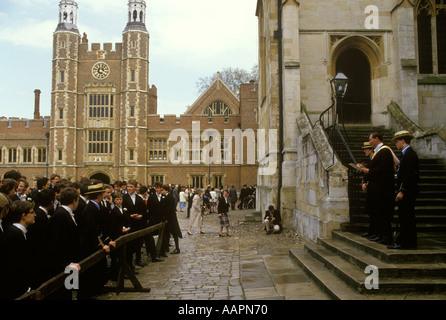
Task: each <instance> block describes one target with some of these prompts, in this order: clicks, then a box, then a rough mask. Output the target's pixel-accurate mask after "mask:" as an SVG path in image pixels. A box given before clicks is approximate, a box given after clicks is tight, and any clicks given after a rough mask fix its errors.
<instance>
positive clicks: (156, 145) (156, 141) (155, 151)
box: [148, 138, 169, 162]
mask: <svg viewBox="0 0 446 320" xmlns="http://www.w3.org/2000/svg"><path fill="white" fill-rule="evenodd" d="M148 149H149V150H148V151H149V161H157V162H168V161H169V158H168V151H169V150H168V143H167V138H153V139H150V140H149V148H148ZM155 155H156V159H155ZM160 158H161V159H160Z"/></svg>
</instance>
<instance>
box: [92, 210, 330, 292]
mask: <svg viewBox="0 0 446 320" xmlns="http://www.w3.org/2000/svg"><path fill="white" fill-rule="evenodd" d="M248 212H249V210H237V209H236V210H235V211H230V213H229V219H230V223H231V227H230V233H232V237H226V236H225V237H219V235H218V233H219V229H220V226H219V219H218V215H217V214H216V213H212V214H209V215H205V217H204V229H205V232H206V234H200V232H199V230H192V231H193V233H194V234H193V235H188V234H187V229H188V224H189V219H188V218H187V217H186V212H178V213H177V214H178V220H179V222H180V226H181V229H182V230H183V238H182V239H180V250H181V253H180V254H177V255H172V254H168V257H167V258H164V259H165V260H164V261H163V262H158V263H152V262H149V263H148V264H147V265H146V266H145V267H143V268H139V269H137V271H138V272H139V274H138V275H137V278H138V280H139V281H140V283H141V284H142V286H143V287H144V288H150V289H151V290H150V292H148V293H129V292H122V293H120V294H119V295H116V293H114V292H109V293H106V294H103V295H101V296H98V297H97V299H99V300H257V299H266V300H273V299H274V300H275V299H279V300H307V299H312V300H314V299H319V300H322V299H323V300H328V299H329V297H328V296H327V295H326V294H325V293H323V292H322V291H321V290H320V289H319V288H318V287H317V286H316V285H315V284H314V283H313V282H311V280H310V279H309V278H308V276H307V275H306V274H304V272H303V271H302V270H301V269H299V267H297V266H296V265H295V264H294V263H293V262H292V261H291V259H290V258H289V252H288V251H289V249H293V248H303V242H302V241H301V240H300V239H299V238H298V237H297V236H296V234H295V233H294V232H292V231H287V230H285V231H284V232H283V233H281V234H272V235H266V233H265V231H264V230H263V227H262V225H261V223H240V222H239V219H241V218H243V217H244V216H245V214H246V213H248ZM171 243H173V239H172V240H171ZM172 250H173V247H172V248H171V251H172ZM145 258H146V259H147V256H145ZM126 286H128V287H131V283H130V281H128V280H126Z"/></svg>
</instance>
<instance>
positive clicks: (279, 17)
mask: <svg viewBox="0 0 446 320" xmlns="http://www.w3.org/2000/svg"><path fill="white" fill-rule="evenodd" d="M277 22H278V27H277V29H278V30H277V31H276V32H275V33H274V38H275V39H276V40H278V54H279V59H278V62H279V146H278V147H279V150H278V151H279V154H278V166H279V167H278V171H279V173H278V174H279V177H278V195H277V208H278V209H279V210H281V208H280V203H281V190H282V184H283V182H282V162H283V56H282V46H283V43H282V42H283V37H282V0H277ZM281 211H282V210H281Z"/></svg>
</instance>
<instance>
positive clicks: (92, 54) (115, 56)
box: [79, 42, 122, 60]
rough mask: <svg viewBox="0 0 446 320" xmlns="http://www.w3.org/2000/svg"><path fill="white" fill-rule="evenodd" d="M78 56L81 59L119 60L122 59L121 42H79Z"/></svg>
mask: <svg viewBox="0 0 446 320" xmlns="http://www.w3.org/2000/svg"><path fill="white" fill-rule="evenodd" d="M79 58H80V59H81V60H96V59H104V60H120V59H122V43H120V42H118V43H115V45H114V48H113V44H112V43H104V44H101V43H91V44H89V43H81V44H80V45H79Z"/></svg>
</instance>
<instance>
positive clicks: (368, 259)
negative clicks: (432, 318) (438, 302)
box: [318, 239, 446, 278]
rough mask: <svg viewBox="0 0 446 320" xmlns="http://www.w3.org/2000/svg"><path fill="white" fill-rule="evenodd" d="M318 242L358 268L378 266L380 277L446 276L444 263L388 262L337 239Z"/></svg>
mask: <svg viewBox="0 0 446 320" xmlns="http://www.w3.org/2000/svg"><path fill="white" fill-rule="evenodd" d="M318 243H319V244H320V245H321V246H323V247H324V248H326V249H328V250H329V251H331V252H333V253H334V254H336V255H338V256H340V257H341V258H343V259H344V260H346V261H347V262H349V263H352V264H354V265H355V266H357V267H358V268H359V269H360V270H365V268H366V267H367V266H369V265H374V266H376V267H378V268H379V275H380V277H384V278H393V277H399V278H410V277H436V278H438V277H443V278H446V264H444V263H404V264H398V263H388V262H384V261H381V260H380V259H379V258H377V257H375V256H373V255H371V254H369V253H367V252H365V251H363V250H361V249H359V248H357V247H355V246H352V245H349V244H348V243H346V242H344V241H341V240H338V239H319V240H318Z"/></svg>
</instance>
